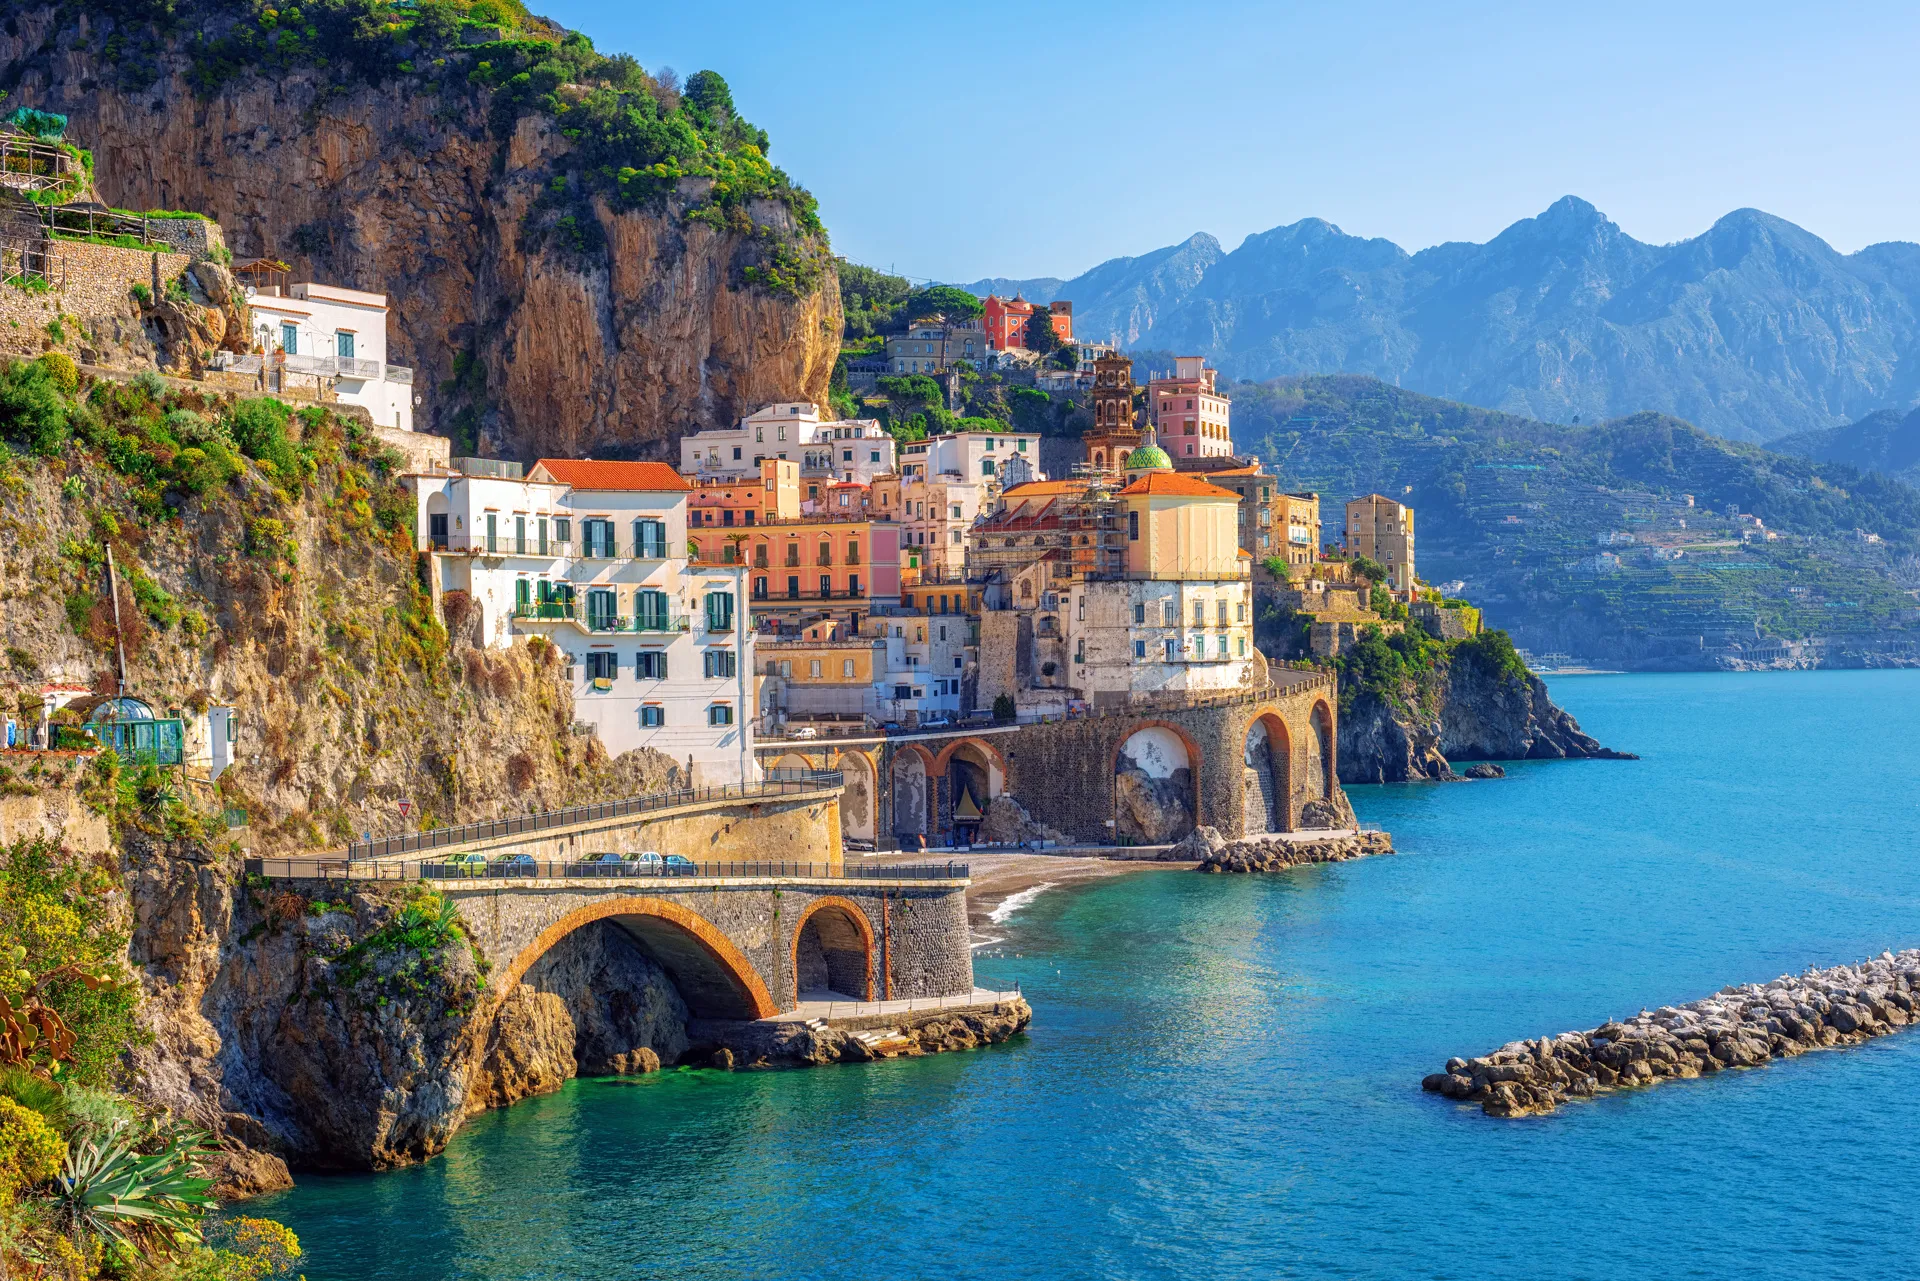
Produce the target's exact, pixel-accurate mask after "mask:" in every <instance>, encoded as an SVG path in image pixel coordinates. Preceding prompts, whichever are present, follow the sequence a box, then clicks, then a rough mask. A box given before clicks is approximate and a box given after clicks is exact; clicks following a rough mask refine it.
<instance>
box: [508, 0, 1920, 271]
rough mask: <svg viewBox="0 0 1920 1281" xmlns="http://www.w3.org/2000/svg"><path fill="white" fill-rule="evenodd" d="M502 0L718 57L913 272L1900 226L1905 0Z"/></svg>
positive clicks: (1850, 235)
mask: <svg viewBox="0 0 1920 1281" xmlns="http://www.w3.org/2000/svg"><path fill="white" fill-rule="evenodd" d="M532 6H533V8H534V9H535V10H536V11H537V12H543V13H545V14H547V15H548V16H550V17H552V18H554V19H556V20H558V21H560V22H562V23H564V24H566V25H567V26H569V27H572V28H575V29H577V30H581V31H584V32H586V33H587V34H588V35H590V36H592V37H593V40H594V43H595V45H596V46H597V47H598V48H600V49H601V50H603V51H606V52H617V51H625V52H628V53H631V54H633V55H634V56H635V57H636V58H638V59H639V60H640V62H641V64H642V65H643V66H646V67H648V68H649V69H653V68H658V67H660V66H663V65H664V66H671V67H673V68H675V69H676V70H677V71H679V72H680V74H681V75H682V77H684V76H686V75H687V74H688V73H690V72H693V71H697V70H700V69H702V68H707V67H710V68H712V69H713V70H716V71H718V72H720V73H721V74H722V75H724V76H725V77H726V78H727V80H728V82H729V83H730V84H731V85H732V86H733V90H734V97H735V101H736V102H737V103H738V104H739V105H740V108H741V110H742V111H743V112H744V113H745V114H746V115H747V116H748V118H750V119H751V120H753V121H754V122H755V123H756V124H759V125H761V126H763V127H764V128H766V129H767V130H768V132H769V133H770V134H771V135H772V138H773V159H774V160H775V161H776V162H778V163H779V164H780V165H782V166H783V167H784V168H785V169H786V170H787V172H788V173H790V174H792V175H793V176H794V178H795V179H796V180H797V181H799V182H800V183H802V184H803V185H805V186H806V187H808V188H810V189H811V190H812V191H813V192H814V193H815V194H816V195H817V196H818V197H819V198H820V205H821V211H822V215H823V216H824V218H825V219H826V223H827V227H828V230H829V231H830V232H831V233H832V236H833V241H834V246H835V249H836V250H837V251H838V252H840V253H842V254H844V255H846V256H847V257H850V258H853V259H855V260H857V261H860V262H866V263H870V264H873V265H875V266H880V267H892V268H894V269H895V270H898V271H900V272H902V273H904V274H908V275H913V276H926V277H933V278H938V279H947V280H970V279H974V278H976V277H979V276H983V275H988V274H992V275H1003V276H1039V275H1057V276H1072V275H1075V274H1077V273H1079V272H1081V271H1084V270H1085V269H1087V268H1088V267H1091V266H1093V265H1095V264H1096V263H1098V262H1101V261H1104V260H1105V259H1108V258H1112V257H1116V256H1119V255H1130V254H1137V253H1143V252H1145V251H1147V250H1150V249H1154V248H1157V247H1159V246H1161V245H1165V244H1171V243H1174V242H1175V241H1179V240H1183V239H1185V238H1186V237H1187V236H1189V235H1191V234H1192V233H1194V232H1196V231H1208V232H1212V233H1213V234H1214V235H1216V236H1218V237H1219V238H1220V240H1221V242H1222V243H1223V244H1225V245H1226V246H1227V247H1228V248H1229V249H1231V248H1233V247H1234V246H1235V245H1237V244H1238V243H1239V242H1240V240H1241V238H1242V237H1244V236H1246V235H1247V234H1249V233H1251V232H1256V231H1263V230H1266V229H1267V228H1269V227H1274V226H1278V225H1281V224H1284V223H1290V222H1294V221H1296V220H1298V219H1300V218H1304V217H1321V218H1326V219H1328V220H1330V221H1332V222H1335V223H1338V224H1339V225H1340V226H1341V227H1342V228H1343V229H1345V230H1346V231H1348V232H1350V233H1352V234H1355V235H1365V236H1385V237H1387V238H1388V239H1391V240H1394V241H1396V242H1398V243H1399V244H1401V245H1403V246H1405V247H1407V248H1408V249H1418V248H1422V247H1424V246H1427V245H1431V244H1436V243H1439V242H1441V241H1446V240H1476V241H1483V240H1486V239H1488V238H1489V237H1491V236H1493V235H1495V234H1497V233H1498V232H1499V231H1500V229H1501V228H1503V227H1505V226H1507V225H1508V224H1509V223H1511V222H1513V221H1515V220H1516V219H1519V218H1523V217H1528V216H1531V215H1533V214H1536V213H1538V212H1540V211H1541V210H1542V209H1545V208H1546V207H1547V205H1549V204H1551V203H1552V202H1553V201H1554V200H1555V199H1557V198H1559V197H1560V196H1562V195H1566V194H1569V193H1571V194H1574V195H1578V196H1582V197H1584V198H1585V199H1587V200H1590V201H1592V202H1593V203H1594V204H1595V205H1598V206H1599V207H1600V209H1601V210H1603V211H1604V212H1605V213H1607V214H1608V215H1610V216H1611V217H1612V218H1613V219H1614V221H1616V222H1618V223H1619V224H1620V225H1621V227H1622V228H1623V229H1624V230H1626V231H1627V232H1628V233H1629V234H1630V235H1633V236H1637V237H1639V238H1640V239H1642V240H1648V241H1654V242H1666V241H1673V240H1679V239H1684V238H1686V237H1688V236H1693V235H1697V234H1699V233H1700V232H1701V231H1703V230H1705V229H1706V228H1707V227H1708V226H1709V225H1710V224H1711V223H1712V222H1713V221H1714V219H1716V218H1718V217H1719V216H1721V215H1722V214H1725V213H1726V212H1728V211H1729V210H1732V209H1736V208H1740V207H1742V206H1753V207H1756V208H1760V209H1764V210H1766V211H1768V212H1769V213H1774V214H1778V215H1779V216H1781V217H1783V218H1787V219H1789V220H1790V221H1793V222H1796V223H1799V224H1800V225H1801V226H1803V227H1806V228H1807V229H1808V230H1809V231H1812V232H1814V233H1815V234H1817V235H1820V236H1822V237H1824V238H1825V239H1826V240H1828V241H1829V242H1830V243H1832V244H1833V245H1834V246H1835V247H1837V248H1839V249H1842V250H1845V251H1851V250H1854V249H1858V248H1859V247H1860V246H1862V245H1866V244H1871V243H1873V242H1875V241H1881V240H1917V239H1920V165H1916V163H1915V160H1916V156H1915V150H1916V143H1915V139H1916V132H1915V124H1916V122H1917V121H1920V110H1916V109H1917V108H1920V80H1916V78H1915V77H1914V75H1913V73H1912V67H1911V56H1912V51H1913V50H1914V49H1915V48H1916V47H1917V46H1916V38H1917V37H1920V6H1915V5H1912V4H1907V5H1893V4H1880V3H1861V4H1853V5H1847V6H1820V5H1808V4H1804V3H1802V4H1796V5H1786V4H1774V3H1765V2H1753V3H1746V4H1739V5H1734V4H1720V3H1674V2H1673V0H1666V3H1663V4H1642V3H1635V2H1629V3H1614V4H1609V5H1578V6H1576V5H1499V4H1484V5H1460V6H1440V5H1418V4H1401V3H1343V4H1331V3H1330V4H1325V5H1316V6H1290V5H1254V4H1231V3H1209V4H1185V5H1165V4H1162V5H1148V4H1139V3H1132V2H1130V0H1117V2H1115V3H1111V4H1108V3H1104V2H1102V3H1079V4H1044V3H1026V4H1017V5H1016V4H1004V3H999V2H998V0H989V2H985V3H975V4H971V5H968V4H964V3H963V4H952V3H947V4H926V5H915V4H912V3H910V2H909V3H892V4H884V5H882V4H871V5H869V4H857V5H839V6H832V5H824V6H823V5H797V4H792V3H767V2H764V0H736V2H734V3H727V4H714V3H711V0H709V2H708V3H704V4H702V3H694V4H686V3H683V4H678V5H659V6H652V5H649V6H646V7H645V8H644V9H643V8H641V7H639V6H635V5H633V4H631V3H624V4H618V3H612V2H611V0H562V2H558V3H556V2H553V0H546V2H544V3H543V0H532Z"/></svg>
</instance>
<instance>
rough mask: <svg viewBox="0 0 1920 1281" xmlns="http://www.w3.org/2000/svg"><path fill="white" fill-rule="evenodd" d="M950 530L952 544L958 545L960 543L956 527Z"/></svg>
mask: <svg viewBox="0 0 1920 1281" xmlns="http://www.w3.org/2000/svg"><path fill="white" fill-rule="evenodd" d="M951 532H952V536H953V545H954V546H955V547H958V546H959V545H960V531H959V530H957V529H956V530H953V531H951Z"/></svg>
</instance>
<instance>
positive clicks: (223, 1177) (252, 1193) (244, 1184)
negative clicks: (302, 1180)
mask: <svg viewBox="0 0 1920 1281" xmlns="http://www.w3.org/2000/svg"><path fill="white" fill-rule="evenodd" d="M207 1175H208V1177H210V1178H211V1179H212V1180H213V1195H215V1196H216V1197H219V1198H220V1199H221V1200H222V1201H244V1200H246V1199H247V1198H249V1197H256V1196H265V1195H266V1194H267V1193H269V1192H285V1191H286V1190H287V1189H288V1188H290V1187H292V1186H293V1175H291V1174H289V1173H288V1172H287V1163H286V1162H285V1161H283V1160H281V1159H280V1158H279V1157H277V1156H275V1155H273V1154H272V1153H271V1152H255V1151H254V1150H252V1149H251V1148H244V1147H238V1146H236V1147H234V1148H231V1149H225V1148H223V1149H221V1150H220V1151H218V1152H216V1153H215V1154H214V1156H213V1159H212V1160H210V1161H208V1162H207Z"/></svg>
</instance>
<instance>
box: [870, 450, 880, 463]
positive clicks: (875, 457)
mask: <svg viewBox="0 0 1920 1281" xmlns="http://www.w3.org/2000/svg"><path fill="white" fill-rule="evenodd" d="M867 461H868V462H870V463H877V462H879V461H880V451H879V450H877V449H870V450H868V451H867Z"/></svg>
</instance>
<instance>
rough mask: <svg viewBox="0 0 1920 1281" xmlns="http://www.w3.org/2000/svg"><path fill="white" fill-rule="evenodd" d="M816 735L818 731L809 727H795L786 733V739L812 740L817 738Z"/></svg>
mask: <svg viewBox="0 0 1920 1281" xmlns="http://www.w3.org/2000/svg"><path fill="white" fill-rule="evenodd" d="M818 734H819V731H818V730H816V729H814V727H813V726H811V725H796V726H795V727H794V728H792V729H790V730H788V731H787V737H788V738H814V737H817V736H818Z"/></svg>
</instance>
